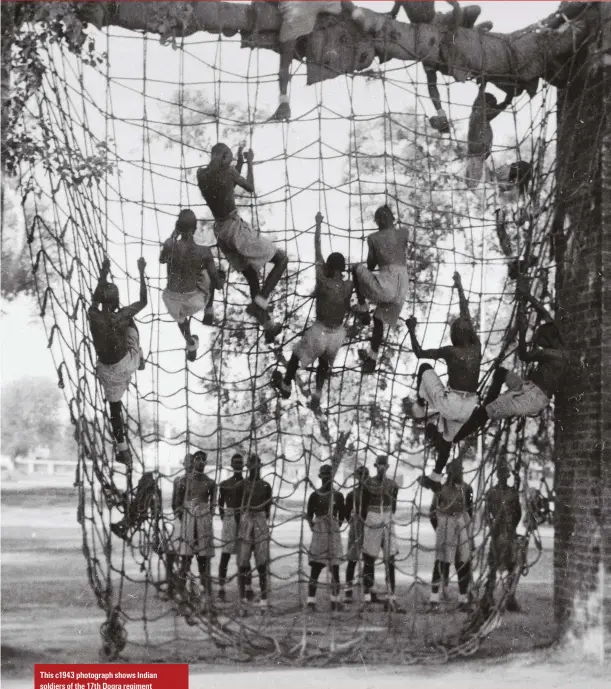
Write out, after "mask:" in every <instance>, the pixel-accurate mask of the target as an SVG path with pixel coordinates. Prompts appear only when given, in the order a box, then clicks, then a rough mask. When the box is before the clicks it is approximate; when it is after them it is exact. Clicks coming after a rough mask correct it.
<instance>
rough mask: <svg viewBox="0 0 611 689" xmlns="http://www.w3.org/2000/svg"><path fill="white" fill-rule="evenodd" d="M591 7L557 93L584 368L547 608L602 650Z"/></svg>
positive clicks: (603, 444)
mask: <svg viewBox="0 0 611 689" xmlns="http://www.w3.org/2000/svg"><path fill="white" fill-rule="evenodd" d="M599 11H600V18H601V27H602V31H601V33H600V35H599V37H598V40H596V41H594V42H593V44H591V45H590V46H589V47H588V48H587V49H585V50H582V51H581V52H580V54H579V55H578V56H577V58H576V60H575V65H574V67H573V70H572V75H571V80H570V82H569V85H568V86H567V88H566V89H564V90H563V91H561V92H559V96H558V110H559V115H558V147H557V182H558V201H559V202H560V203H559V210H558V215H557V218H556V223H555V232H556V233H557V236H558V237H559V241H558V242H557V247H556V248H557V253H556V258H557V264H558V271H557V285H556V287H557V303H558V311H557V314H558V315H560V317H561V324H562V332H563V336H564V338H565V340H566V342H567V345H568V347H569V348H570V349H571V351H572V352H573V353H574V354H576V355H577V356H581V357H582V361H584V362H585V364H586V365H587V371H588V376H587V378H586V387H585V389H581V386H580V381H579V380H578V378H577V377H576V376H571V377H570V378H569V380H568V381H567V385H566V386H565V390H564V392H563V393H562V394H561V395H558V396H557V399H556V417H555V418H556V429H555V445H556V471H555V484H556V513H555V529H556V532H555V543H554V606H555V614H556V619H557V621H558V623H559V624H560V629H561V630H562V631H564V632H570V633H572V634H574V635H576V636H577V637H579V638H582V639H588V646H589V648H590V649H591V650H593V651H594V652H595V653H596V652H598V653H600V654H601V655H602V654H603V652H604V651H603V649H604V646H605V645H606V653H607V655H610V654H611V645H610V643H609V636H610V634H609V630H610V629H611V609H610V608H611V600H610V599H609V582H610V581H611V96H610V95H609V94H610V93H611V54H609V55H608V56H607V57H605V54H604V53H605V51H610V50H611V5H609V4H607V3H601V5H600V10H599ZM582 382H583V381H582ZM605 579H606V583H605ZM605 586H606V591H605ZM605 593H606V598H607V600H606V601H605V600H604V599H605ZM601 635H602V636H601Z"/></svg>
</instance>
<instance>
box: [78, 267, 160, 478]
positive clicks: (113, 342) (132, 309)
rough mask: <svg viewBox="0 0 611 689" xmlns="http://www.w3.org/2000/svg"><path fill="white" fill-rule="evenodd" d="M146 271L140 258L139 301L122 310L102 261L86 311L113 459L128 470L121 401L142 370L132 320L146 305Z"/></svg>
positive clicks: (128, 453)
mask: <svg viewBox="0 0 611 689" xmlns="http://www.w3.org/2000/svg"><path fill="white" fill-rule="evenodd" d="M145 267H146V261H145V260H144V259H143V258H139V259H138V272H139V273H140V298H139V299H138V301H137V302H134V303H133V304H130V305H129V306H124V307H121V306H120V304H119V289H118V288H117V286H116V285H114V284H112V283H111V282H108V275H109V273H110V261H109V260H108V259H107V258H105V259H104V261H103V263H102V269H101V271H100V278H99V280H98V284H97V286H96V288H95V290H94V292H93V296H92V299H91V306H90V307H89V311H88V318H89V327H90V329H91V338H92V340H93V347H94V349H95V352H96V355H97V365H96V375H97V377H98V380H99V381H100V384H101V386H102V389H103V390H104V394H105V396H106V400H107V402H108V407H109V409H110V423H111V426H112V433H113V436H114V438H115V441H116V443H117V445H116V455H115V459H116V461H117V462H119V463H121V464H124V465H125V466H127V467H131V464H132V460H131V455H130V452H129V449H128V447H127V437H126V434H125V424H124V422H123V413H122V409H121V398H122V397H123V395H124V393H125V391H126V390H127V388H128V387H129V381H130V380H131V377H132V375H133V374H134V373H135V372H136V371H138V370H140V371H142V370H143V369H144V357H143V355H142V349H141V347H140V335H139V333H138V328H137V327H136V323H135V321H134V316H136V315H137V314H139V313H140V311H142V309H144V307H145V306H146V305H147V294H146V283H145V280H144V268H145ZM100 307H101V308H100Z"/></svg>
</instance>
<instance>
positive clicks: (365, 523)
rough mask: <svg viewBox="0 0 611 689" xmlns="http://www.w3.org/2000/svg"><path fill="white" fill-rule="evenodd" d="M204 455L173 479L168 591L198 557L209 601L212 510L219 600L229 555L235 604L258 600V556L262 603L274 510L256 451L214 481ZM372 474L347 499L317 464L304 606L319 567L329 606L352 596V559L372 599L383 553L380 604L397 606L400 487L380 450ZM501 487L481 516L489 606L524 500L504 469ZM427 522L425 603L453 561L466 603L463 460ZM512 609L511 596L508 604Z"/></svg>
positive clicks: (310, 602) (181, 583) (364, 474)
mask: <svg viewBox="0 0 611 689" xmlns="http://www.w3.org/2000/svg"><path fill="white" fill-rule="evenodd" d="M206 460H207V456H206V453H205V452H203V451H198V452H195V453H194V454H193V455H190V454H188V455H187V456H186V457H185V460H184V468H185V473H184V474H183V475H181V476H179V477H178V478H176V479H175V481H174V488H173V494H172V511H173V513H174V526H173V530H172V533H171V536H170V537H169V538H168V539H166V548H165V549H166V563H167V580H168V595H169V597H170V598H173V597H174V596H175V594H178V596H179V597H180V598H182V597H184V596H185V595H186V584H187V578H188V575H189V572H190V569H191V563H192V559H193V557H194V556H195V557H196V559H197V563H198V569H199V578H200V582H201V586H202V589H203V591H204V594H205V597H206V599H207V600H211V598H212V577H211V573H210V565H211V559H212V558H213V557H214V555H215V545H214V533H213V515H214V514H215V511H216V508H217V507H218V513H219V515H220V517H221V520H222V524H223V527H222V534H221V543H220V548H221V558H220V564H219V571H218V599H219V600H220V601H222V602H224V601H225V600H226V592H225V584H226V581H227V571H228V565H229V561H230V559H231V556H232V555H235V556H236V559H237V572H238V573H237V580H238V591H239V596H240V600H241V601H242V602H244V603H246V602H250V601H252V600H253V599H254V593H253V589H252V570H251V564H250V563H251V557H253V555H254V560H255V566H256V569H257V573H258V578H259V586H260V599H259V605H260V607H261V608H263V609H265V608H267V605H268V582H269V562H270V556H269V543H270V527H269V522H270V513H271V507H272V503H273V496H272V488H271V485H270V484H269V483H268V482H267V481H264V480H263V479H262V478H261V476H260V471H261V461H260V459H259V457H258V456H257V455H255V454H251V455H250V456H249V457H248V460H247V463H246V468H247V475H246V476H244V458H243V456H242V455H241V454H239V453H236V454H234V456H233V457H232V458H231V468H232V470H233V472H234V473H233V475H232V476H231V477H229V478H228V479H226V480H224V481H222V482H221V483H220V484H219V486H218V502H217V485H216V483H215V482H214V481H213V479H211V478H210V477H209V476H207V475H206V474H205V473H204V472H205V468H206ZM374 467H375V473H374V474H373V475H370V473H369V470H368V469H367V467H365V466H359V467H357V469H356V471H355V486H354V489H353V490H352V491H350V492H349V493H348V494H347V495H346V497H345V498H344V495H343V494H342V493H341V492H340V491H338V490H335V489H334V487H333V467H332V466H331V465H322V466H321V467H320V470H319V478H320V481H321V483H320V487H319V488H316V489H315V490H314V491H313V492H312V493H311V494H310V496H309V498H308V501H307V510H306V518H307V522H308V524H309V526H310V529H311V532H312V537H311V542H310V547H309V553H308V555H309V565H310V578H309V582H308V598H307V608H308V609H309V610H311V611H314V610H316V591H317V587H318V579H319V577H320V574H321V572H322V571H323V569H324V568H325V567H328V568H329V570H330V574H331V609H332V610H339V609H341V608H342V605H350V604H351V603H352V601H353V584H354V578H355V573H356V568H357V564H358V562H359V561H361V560H362V562H363V570H362V584H363V586H362V590H363V598H362V602H363V604H368V603H375V602H378V599H377V596H376V594H375V592H374V581H375V561H376V559H377V558H378V557H379V556H380V554H381V556H382V561H383V563H384V568H385V579H386V588H387V595H386V597H385V598H384V608H385V610H391V611H395V612H401V609H400V607H399V606H398V605H397V602H396V599H395V582H396V577H395V572H396V569H395V556H396V555H397V553H398V549H397V539H396V534H395V528H394V521H395V519H394V515H395V512H396V509H397V496H398V491H399V486H398V485H397V483H396V482H395V481H394V480H393V479H391V478H389V477H388V476H386V473H387V470H388V457H387V456H385V455H381V456H378V457H377V458H376V460H375V464H374ZM498 478H499V482H498V485H497V486H496V487H495V488H493V489H491V490H490V491H489V492H488V494H487V495H486V509H485V520H486V521H487V523H488V525H489V528H490V534H491V537H492V539H491V546H490V550H489V577H488V582H487V586H486V591H485V602H487V603H492V600H493V595H494V587H495V580H496V575H497V571H498V570H500V569H506V570H507V571H508V572H509V573H510V574H512V573H514V572H515V571H516V563H517V557H516V551H515V547H516V538H517V537H516V528H517V526H518V524H519V522H520V519H521V509H520V501H519V496H518V491H517V489H516V488H515V487H510V486H508V484H507V478H508V471H507V468H506V466H505V465H501V466H500V468H499V470H498ZM430 519H431V523H432V525H433V528H434V529H435V532H436V543H435V564H434V568H433V576H432V590H431V596H430V607H431V609H435V608H436V607H437V606H438V605H439V604H440V602H441V600H440V588H441V587H442V586H444V585H446V584H447V581H448V578H449V571H450V566H451V564H454V565H455V567H456V571H457V575H458V585H459V598H458V604H459V608H460V609H463V610H467V609H468V608H469V604H470V596H469V588H470V584H471V564H470V563H471V555H472V534H471V531H472V529H471V523H472V519H473V491H472V489H471V487H470V486H469V485H468V484H467V483H465V482H464V480H463V474H462V468H461V465H460V462H458V461H454V462H452V463H451V465H450V467H449V469H448V481H447V483H446V484H444V486H443V487H442V489H441V490H440V491H439V492H437V493H436V494H435V497H434V499H433V503H432V505H431V512H430ZM344 522H348V547H347V550H346V552H345V553H344V549H343V545H342V538H341V527H342V524H343V523H344ZM344 561H345V562H347V567H346V578H345V588H344V596H343V599H342V598H341V588H342V587H341V581H340V566H341V564H342V563H343V562H344ZM512 608H513V609H517V604H516V602H515V598H514V597H513V592H512V593H511V595H510V597H509V599H508V609H512Z"/></svg>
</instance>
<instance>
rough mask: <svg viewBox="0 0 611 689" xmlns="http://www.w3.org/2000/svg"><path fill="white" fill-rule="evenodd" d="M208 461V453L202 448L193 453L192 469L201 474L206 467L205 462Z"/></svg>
mask: <svg viewBox="0 0 611 689" xmlns="http://www.w3.org/2000/svg"><path fill="white" fill-rule="evenodd" d="M207 461H208V455H207V454H206V453H205V452H204V451H203V450H198V451H197V452H196V453H195V454H194V455H193V471H194V472H195V473H196V474H203V473H204V470H205V469H206V462H207Z"/></svg>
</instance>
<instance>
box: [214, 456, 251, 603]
mask: <svg viewBox="0 0 611 689" xmlns="http://www.w3.org/2000/svg"><path fill="white" fill-rule="evenodd" d="M231 468H232V469H233V476H230V477H229V478H228V479H225V480H224V481H221V483H220V484H219V500H218V506H219V515H220V517H221V521H222V522H223V531H222V533H221V561H220V564H219V594H218V595H219V600H220V601H222V602H223V603H224V602H225V600H226V599H227V596H226V593H225V582H226V580H227V568H228V567H229V561H230V560H231V556H232V555H236V557H237V553H238V533H239V529H240V509H241V507H242V497H243V492H244V473H243V471H244V458H243V457H242V455H241V454H240V453H239V452H236V454H234V455H233V457H232V458H231ZM244 576H245V586H246V599H247V600H249V601H250V600H252V599H253V598H254V594H253V591H252V574H251V571H250V567H249V569H248V572H247V573H246V574H245V575H244Z"/></svg>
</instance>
